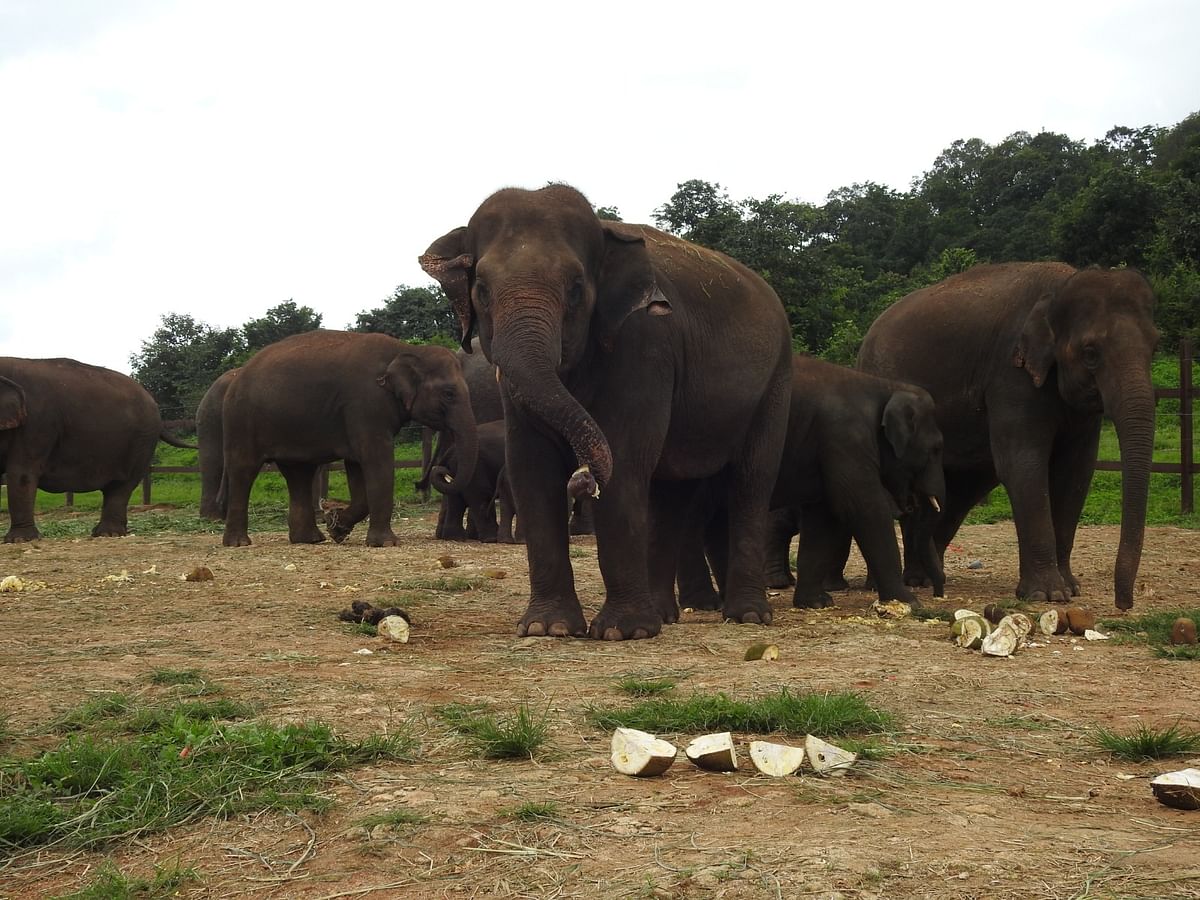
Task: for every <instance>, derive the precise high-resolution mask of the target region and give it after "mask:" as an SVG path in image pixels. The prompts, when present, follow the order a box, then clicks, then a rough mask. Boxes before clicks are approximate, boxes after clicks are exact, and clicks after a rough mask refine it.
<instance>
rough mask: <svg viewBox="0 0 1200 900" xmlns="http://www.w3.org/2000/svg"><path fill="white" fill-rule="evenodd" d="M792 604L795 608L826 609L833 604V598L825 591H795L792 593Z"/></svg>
mask: <svg viewBox="0 0 1200 900" xmlns="http://www.w3.org/2000/svg"><path fill="white" fill-rule="evenodd" d="M792 606H794V607H796V609H828V608H829V607H831V606H833V598H832V597H830V596H829V594H828V593H827V592H825V591H805V592H804V593H801V592H800V591H797V592H796V593H795V594H793V595H792Z"/></svg>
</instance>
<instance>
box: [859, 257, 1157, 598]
mask: <svg viewBox="0 0 1200 900" xmlns="http://www.w3.org/2000/svg"><path fill="white" fill-rule="evenodd" d="M1153 307H1154V296H1153V293H1152V292H1151V289H1150V285H1149V284H1148V283H1147V282H1146V280H1145V279H1144V278H1143V277H1142V276H1141V275H1140V274H1138V273H1137V272H1135V271H1133V270H1131V269H1113V270H1102V269H1084V270H1076V269H1074V268H1072V267H1071V266H1068V265H1065V264H1062V263H1006V264H1003V265H993V266H976V267H975V268H973V269H971V270H969V271H967V272H964V273H962V274H959V275H954V276H952V277H950V278H947V279H945V280H944V281H941V282H939V283H937V284H935V285H931V286H930V287H927V288H924V289H922V290H920V291H917V292H915V293H913V294H910V295H908V296H907V297H904V298H902V299H901V300H899V301H897V302H896V303H895V304H894V305H893V306H891V307H890V308H889V309H887V310H885V311H884V313H883V314H882V315H881V316H880V317H879V318H878V319H877V320H876V321H875V323H874V324H873V325H872V326H871V328H870V330H869V331H868V332H867V335H866V337H865V339H864V341H863V345H862V350H861V352H860V353H859V357H858V365H859V368H860V369H862V370H864V371H868V372H873V373H875V374H877V375H881V376H884V377H887V378H896V379H899V380H903V381H909V382H912V383H914V384H918V385H920V386H921V387H923V388H925V389H926V390H927V391H929V393H930V394H931V395H932V396H933V399H934V402H935V403H936V404H937V418H938V425H939V426H940V427H941V429H942V433H943V435H944V436H945V441H946V444H945V460H944V464H945V470H946V491H947V502H946V506H945V510H944V514H943V515H942V516H941V518H940V519H938V520H937V522H936V523H934V524H933V526H932V538H933V540H934V542H935V544H936V547H937V551H938V553H939V555H941V554H944V553H945V549H946V546H947V544H948V543H949V542H950V539H951V538H952V537H953V536H954V534H955V532H956V531H958V528H959V526H960V525H961V524H962V521H963V519H964V518H965V517H966V515H967V512H968V511H969V510H970V509H971V507H972V506H974V505H975V504H976V503H977V502H979V501H980V500H981V499H982V498H983V497H984V496H985V495H986V494H987V492H988V491H989V490H991V489H992V488H993V487H995V485H996V484H1003V485H1004V487H1005V489H1006V490H1007V491H1008V495H1009V498H1010V499H1011V501H1012V507H1013V521H1014V523H1015V525H1016V528H1017V544H1018V549H1019V553H1020V575H1019V580H1018V582H1017V588H1016V593H1017V596H1019V597H1023V598H1026V599H1028V600H1031V601H1034V602H1053V603H1062V602H1066V601H1067V600H1068V598H1070V597H1071V596H1073V595H1075V594H1078V593H1079V582H1078V581H1077V580H1076V578H1075V576H1074V575H1073V574H1072V573H1071V550H1072V547H1073V546H1074V542H1075V530H1076V527H1077V525H1078V523H1079V516H1080V512H1081V510H1082V509H1083V503H1084V500H1085V498H1086V497H1087V492H1088V487H1089V485H1090V484H1091V479H1092V472H1093V470H1094V468H1095V463H1096V450H1097V446H1098V443H1099V437H1100V424H1101V418H1102V417H1103V416H1105V415H1107V416H1109V417H1110V418H1111V419H1112V420H1113V423H1114V424H1115V425H1116V429H1117V435H1118V438H1119V439H1120V444H1121V463H1122V471H1121V491H1122V503H1121V538H1120V546H1119V548H1118V550H1117V558H1116V562H1115V564H1114V571H1113V581H1114V593H1115V600H1116V605H1117V607H1118V608H1120V609H1130V608H1131V607H1132V606H1133V586H1134V580H1135V578H1136V576H1137V570H1138V564H1139V562H1140V560H1141V553H1142V540H1143V537H1144V533H1145V518H1146V497H1147V492H1148V488H1149V478H1150V461H1151V455H1152V451H1153V446H1154V389H1153V385H1152V384H1151V378H1150V362H1151V357H1152V355H1153V352H1154V348H1155V345H1156V344H1157V342H1158V331H1157V330H1156V329H1155V327H1154V322H1153ZM905 556H906V560H905V562H906V564H905V577H906V580H908V581H909V582H910V583H917V582H919V581H920V580H921V579H922V578H923V577H924V576H925V574H926V573H925V572H924V571H923V569H922V567H921V566H920V565H919V563H918V562H917V561H916V560H914V559H912V558H911V557H910V556H909V554H908V552H907V548H906V553H905Z"/></svg>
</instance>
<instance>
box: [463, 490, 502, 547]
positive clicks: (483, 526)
mask: <svg viewBox="0 0 1200 900" xmlns="http://www.w3.org/2000/svg"><path fill="white" fill-rule="evenodd" d="M472 490H473V489H472ZM467 518H468V521H470V520H471V519H474V521H475V534H476V539H477V540H479V541H482V542H483V543H485V544H494V543H496V540H497V538H498V535H499V528H498V527H497V525H496V506H495V504H494V503H493V502H492V496H491V494H490V493H474V492H473V493H472V494H471V495H470V496H469V497H468V498H467Z"/></svg>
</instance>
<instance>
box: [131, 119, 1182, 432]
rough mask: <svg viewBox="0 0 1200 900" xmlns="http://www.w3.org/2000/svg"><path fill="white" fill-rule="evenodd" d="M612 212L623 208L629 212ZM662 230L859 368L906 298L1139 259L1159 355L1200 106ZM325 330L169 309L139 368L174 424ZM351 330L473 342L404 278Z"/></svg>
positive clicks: (747, 206)
mask: <svg viewBox="0 0 1200 900" xmlns="http://www.w3.org/2000/svg"><path fill="white" fill-rule="evenodd" d="M597 212H598V213H599V214H600V215H601V217H602V218H609V219H619V218H620V214H619V211H618V210H617V209H616V208H615V207H611V206H601V207H598V208H597ZM653 224H655V225H657V226H658V227H659V228H662V229H664V230H667V231H670V232H672V233H673V234H677V235H680V236H681V237H685V238H687V239H688V240H691V241H695V242H696V243H699V244H703V245H705V246H708V247H712V248H714V249H717V250H721V251H723V252H725V253H728V254H729V255H731V256H733V257H735V258H737V259H738V260H740V261H741V262H743V263H745V264H746V265H748V266H750V267H751V268H753V269H755V270H756V271H758V272H759V273H760V274H761V275H762V276H763V277H764V278H765V279H766V280H767V281H768V282H769V283H770V284H771V286H772V287H773V288H774V289H775V291H776V293H778V294H779V296H780V299H781V300H782V301H783V304H784V307H785V308H786V309H787V313H788V317H789V319H790V321H791V324H792V333H793V343H794V345H795V347H796V348H797V349H799V350H807V351H808V352H811V353H814V354H818V355H820V356H823V357H825V358H827V359H831V360H833V361H835V362H841V363H852V362H853V360H854V357H855V355H856V354H857V352H858V345H859V343H860V342H861V340H862V335H863V334H864V333H865V332H866V330H867V328H868V327H869V326H870V324H871V322H872V321H874V319H875V317H876V316H878V315H879V313H880V312H881V311H882V310H883V309H885V308H886V307H887V306H888V305H889V304H891V303H893V302H894V301H896V300H897V299H899V298H900V297H903V296H904V295H905V294H907V293H909V292H911V291H913V290H916V289H917V288H919V287H922V286H924V285H926V284H930V283H932V282H934V281H938V280H940V279H942V278H944V277H946V276H947V275H951V274H953V273H955V272H959V271H963V270H964V269H967V268H969V267H970V266H972V265H974V264H976V263H982V262H1006V261H1012V260H1049V259H1054V260H1062V261H1064V262H1068V263H1071V264H1072V265H1076V266H1089V265H1099V266H1132V267H1135V268H1137V269H1139V270H1141V271H1142V272H1143V273H1144V274H1145V275H1146V276H1147V278H1149V279H1150V282H1151V284H1152V285H1153V287H1154V290H1155V293H1156V295H1157V298H1158V306H1157V309H1156V313H1155V319H1156V321H1157V324H1158V327H1159V330H1160V331H1161V333H1162V341H1161V344H1160V346H1161V348H1162V349H1168V350H1169V349H1173V348H1175V347H1176V346H1177V345H1178V343H1179V341H1180V339H1181V338H1183V337H1185V336H1187V337H1191V338H1192V339H1193V340H1196V339H1197V338H1200V112H1196V113H1193V114H1192V115H1190V116H1188V117H1187V118H1186V119H1184V120H1183V121H1182V122H1180V123H1178V124H1177V125H1175V126H1173V127H1169V128H1167V127H1159V126H1154V125H1144V126H1140V127H1136V128H1133V127H1124V126H1118V127H1115V128H1112V129H1111V130H1110V131H1109V132H1108V133H1107V134H1105V135H1104V136H1103V137H1101V138H1099V139H1097V140H1094V141H1093V142H1091V143H1087V142H1085V141H1081V140H1077V139H1074V138H1071V137H1069V136H1067V135H1065V134H1058V133H1056V132H1051V131H1043V132H1039V133H1037V134H1029V133H1028V132H1024V131H1019V132H1016V133H1015V134H1012V135H1010V136H1009V137H1007V138H1005V139H1004V140H1003V141H1001V142H1000V143H998V144H995V145H992V144H988V143H986V142H984V141H982V140H979V139H978V138H971V139H969V140H958V141H955V142H954V143H953V144H951V145H950V146H949V147H947V148H946V149H945V150H943V151H942V152H941V153H940V154H938V156H937V158H936V159H934V160H933V163H932V165H931V166H930V168H929V169H928V170H927V171H925V172H924V173H922V174H921V175H919V176H917V177H915V178H914V179H913V181H912V183H911V185H910V187H909V189H908V190H907V191H898V190H894V189H892V188H889V187H886V186H884V185H879V184H875V183H872V182H863V183H857V184H852V185H849V186H846V187H840V188H838V189H836V190H834V191H831V192H830V194H829V195H828V197H826V199H825V202H824V203H822V204H819V205H818V204H814V203H806V202H802V201H798V200H790V199H787V198H786V196H785V195H784V194H782V193H780V194H771V195H768V196H766V197H762V198H754V197H747V198H744V199H734V198H732V197H730V196H729V194H728V192H727V191H726V190H725V189H724V188H723V187H722V186H721V185H720V184H717V183H715V182H708V181H702V180H698V179H693V180H690V181H684V182H681V183H680V184H679V185H678V186H677V189H676V191H675V193H674V194H672V195H671V197H670V198H669V199H667V200H666V201H665V202H664V203H663V204H662V205H661V206H659V207H658V208H657V209H656V210H655V212H654V223H653ZM319 327H321V316H320V315H319V314H317V313H315V312H314V311H313V310H312V309H310V308H309V307H306V306H301V307H297V306H296V304H295V303H294V302H292V301H288V302H287V303H284V304H280V305H279V306H276V307H274V308H272V309H270V310H268V311H267V313H266V314H265V315H264V316H263V317H262V318H258V319H252V320H250V321H248V322H246V323H245V324H244V325H243V326H242V327H241V328H231V329H224V330H222V329H215V328H212V327H211V326H209V325H206V324H204V323H202V322H196V321H195V320H194V319H192V318H191V317H190V316H186V315H177V314H175V313H168V314H167V315H164V316H163V317H162V322H161V323H160V326H159V328H158V329H157V330H156V331H155V333H154V335H153V336H152V337H151V338H149V339H147V340H146V341H145V342H143V344H142V349H141V352H140V353H137V354H134V355H133V356H132V357H131V360H130V361H131V364H132V367H133V375H134V377H135V378H137V379H138V380H139V381H141V382H142V383H143V384H144V385H145V386H146V387H147V388H148V389H149V390H150V392H151V393H152V394H154V396H155V397H156V399H157V400H158V402H159V405H160V407H161V408H162V411H163V416H164V418H168V419H174V418H184V417H188V416H190V415H191V414H192V412H193V411H194V410H195V405H196V402H198V401H199V398H200V397H201V396H202V395H203V393H204V391H205V390H206V389H207V388H208V385H209V384H211V383H212V381H213V380H214V379H216V378H217V376H218V375H220V374H221V372H223V371H225V370H226V369H228V368H231V367H233V366H236V365H240V364H241V363H242V362H244V361H245V360H246V359H248V358H249V357H250V356H251V355H252V354H253V353H254V352H255V351H257V350H258V349H260V348H261V347H263V346H266V344H268V343H271V342H273V341H275V340H278V339H280V338H282V337H286V336H287V335H289V334H295V333H298V332H301V331H307V330H310V329H312V328H319ZM347 327H348V328H349V329H350V330H355V331H380V332H384V333H387V334H391V335H393V336H394V337H397V338H400V339H401V340H406V341H410V342H436V343H442V344H446V345H447V346H454V345H455V344H456V343H457V333H456V329H457V320H456V318H455V316H454V314H453V313H452V312H451V310H450V307H449V303H448V302H447V300H446V298H445V296H444V295H443V294H442V291H441V288H440V287H438V286H437V285H434V284H430V285H425V286H410V285H404V284H402V285H399V286H398V287H396V289H395V290H394V291H393V292H392V293H391V295H390V296H388V297H386V298H384V300H383V301H382V303H381V305H379V306H377V307H374V308H371V309H366V310H363V311H362V312H360V313H358V314H357V315H356V317H355V321H354V322H353V323H351V324H350V325H348V326H347Z"/></svg>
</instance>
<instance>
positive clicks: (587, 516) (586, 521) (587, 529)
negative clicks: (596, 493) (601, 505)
mask: <svg viewBox="0 0 1200 900" xmlns="http://www.w3.org/2000/svg"><path fill="white" fill-rule="evenodd" d="M592 504H593V501H592V499H591V498H590V497H576V498H575V503H574V504H573V505H572V509H571V525H570V529H569V530H570V533H571V534H572V535H578V534H595V533H596V517H595V513H594V512H593V510H592Z"/></svg>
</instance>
